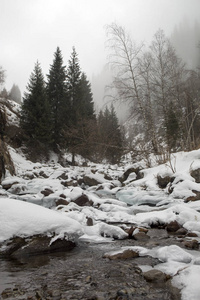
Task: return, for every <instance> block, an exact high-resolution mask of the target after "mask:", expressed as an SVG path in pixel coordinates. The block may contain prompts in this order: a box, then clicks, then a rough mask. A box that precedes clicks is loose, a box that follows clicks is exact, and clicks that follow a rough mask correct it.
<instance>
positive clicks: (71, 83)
mask: <svg viewBox="0 0 200 300" xmlns="http://www.w3.org/2000/svg"><path fill="white" fill-rule="evenodd" d="M80 78H81V70H80V65H79V60H78V55H77V53H76V50H75V47H73V49H72V54H71V57H70V60H69V62H68V68H67V94H68V98H69V100H70V107H71V111H70V118H71V120H70V121H71V124H70V125H76V124H77V109H78V107H79V105H80V103H79V99H80V98H79V86H80Z"/></svg>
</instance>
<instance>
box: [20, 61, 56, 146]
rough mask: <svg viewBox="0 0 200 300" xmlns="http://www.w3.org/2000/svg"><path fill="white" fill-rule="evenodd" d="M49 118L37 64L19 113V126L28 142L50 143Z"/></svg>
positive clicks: (43, 83) (41, 77)
mask: <svg viewBox="0 0 200 300" xmlns="http://www.w3.org/2000/svg"><path fill="white" fill-rule="evenodd" d="M50 117H51V116H50V109H49V106H48V102H47V97H46V87H45V81H44V76H43V74H42V69H41V67H40V64H39V62H37V63H36V64H35V67H34V70H33V72H32V73H31V76H30V80H29V83H28V85H27V92H26V93H25V94H24V98H23V104H22V112H21V126H22V128H23V129H24V131H25V133H26V134H27V136H29V138H30V139H29V141H30V140H32V141H33V142H35V141H39V142H41V143H45V144H46V146H48V145H49V144H50V143H51V126H50V124H51V122H50V120H51V119H50Z"/></svg>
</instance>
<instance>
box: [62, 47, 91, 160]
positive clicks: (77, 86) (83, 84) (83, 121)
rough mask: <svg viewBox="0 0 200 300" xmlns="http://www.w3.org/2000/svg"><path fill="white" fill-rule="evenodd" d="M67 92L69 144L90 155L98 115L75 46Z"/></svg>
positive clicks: (73, 148) (78, 152)
mask: <svg viewBox="0 0 200 300" xmlns="http://www.w3.org/2000/svg"><path fill="white" fill-rule="evenodd" d="M67 94H68V99H70V108H71V110H70V123H69V125H68V126H67V128H66V130H65V135H66V141H67V146H68V148H69V149H70V150H71V152H72V163H75V161H74V160H75V154H81V155H83V156H85V157H90V155H91V154H92V152H93V149H94V142H93V139H94V136H95V135H96V131H95V129H96V116H95V113H94V103H93V96H92V92H91V86H90V83H89V81H88V80H87V77H86V75H85V74H84V73H81V69H80V65H79V60H78V55H77V53H76V50H75V48H74V47H73V51H72V54H71V58H70V60H69V65H68V69H67Z"/></svg>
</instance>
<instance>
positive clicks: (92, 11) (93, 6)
mask: <svg viewBox="0 0 200 300" xmlns="http://www.w3.org/2000/svg"><path fill="white" fill-rule="evenodd" d="M199 17H200V0H0V65H1V66H2V67H3V69H5V70H6V76H7V77H6V85H5V86H6V88H7V89H8V90H9V89H11V87H12V85H13V83H15V84H17V85H18V86H19V88H20V90H21V92H22V94H23V92H24V90H25V86H26V85H27V83H28V80H29V77H30V74H31V72H32V71H33V68H34V64H35V62H36V61H37V60H38V61H39V62H40V63H41V66H42V69H43V72H44V74H47V73H48V71H49V65H50V64H52V61H53V54H54V52H55V50H56V47H57V46H59V47H60V48H61V51H62V54H63V58H64V63H65V64H66V65H67V63H68V60H69V58H70V55H71V52H72V47H73V46H75V48H76V51H77V53H78V57H79V61H80V66H81V68H82V71H84V72H85V73H86V75H87V76H88V78H89V80H91V78H92V75H96V74H98V73H100V72H101V71H102V69H103V67H104V65H105V63H106V56H107V54H108V53H107V50H106V49H105V41H106V33H105V25H107V24H111V23H112V22H116V23H117V24H119V25H122V26H123V27H125V28H126V29H127V31H128V32H129V33H130V34H131V36H132V38H133V39H134V40H136V41H146V42H150V41H151V40H152V38H153V35H154V34H155V32H156V31H157V30H158V29H159V28H162V29H163V30H164V31H165V33H166V35H170V34H171V33H172V30H173V28H174V26H175V25H178V24H179V23H180V22H181V21H182V20H183V18H187V20H188V21H189V22H191V23H192V24H193V23H194V21H195V20H200V18H199Z"/></svg>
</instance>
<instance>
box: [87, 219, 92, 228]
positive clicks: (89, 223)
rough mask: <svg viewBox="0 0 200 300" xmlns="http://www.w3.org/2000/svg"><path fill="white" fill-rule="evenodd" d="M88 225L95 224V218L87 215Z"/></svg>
mask: <svg viewBox="0 0 200 300" xmlns="http://www.w3.org/2000/svg"><path fill="white" fill-rule="evenodd" d="M87 226H93V220H92V218H90V217H87Z"/></svg>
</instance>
